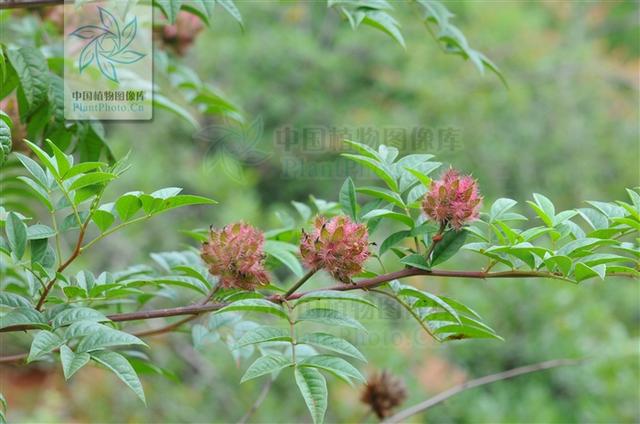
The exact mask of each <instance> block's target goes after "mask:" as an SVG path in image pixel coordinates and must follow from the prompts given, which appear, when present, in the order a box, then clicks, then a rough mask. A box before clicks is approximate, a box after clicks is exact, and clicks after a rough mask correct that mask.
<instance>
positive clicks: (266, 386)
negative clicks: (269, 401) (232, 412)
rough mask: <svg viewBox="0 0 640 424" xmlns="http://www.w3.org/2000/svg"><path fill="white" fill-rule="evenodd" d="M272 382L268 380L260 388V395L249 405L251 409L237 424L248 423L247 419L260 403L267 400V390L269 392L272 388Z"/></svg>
mask: <svg viewBox="0 0 640 424" xmlns="http://www.w3.org/2000/svg"><path fill="white" fill-rule="evenodd" d="M274 381H275V380H274V379H273V378H269V380H268V381H267V382H266V383H265V384H264V386H262V390H260V394H259V395H258V397H257V398H256V401H255V402H253V405H251V408H249V410H248V411H247V413H246V414H244V415H243V416H242V418H240V420H239V421H238V424H245V423H246V422H247V421H249V418H251V416H252V415H253V414H254V413H255V412H256V411H257V410H258V408H259V407H260V405H261V404H262V402H264V400H265V399H266V398H267V395H268V394H269V390H271V386H273V382H274Z"/></svg>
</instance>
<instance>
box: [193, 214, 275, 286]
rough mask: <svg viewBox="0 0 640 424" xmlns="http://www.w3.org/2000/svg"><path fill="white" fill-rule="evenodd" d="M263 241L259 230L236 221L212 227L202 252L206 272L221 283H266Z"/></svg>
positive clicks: (253, 284) (257, 284) (247, 284)
mask: <svg viewBox="0 0 640 424" xmlns="http://www.w3.org/2000/svg"><path fill="white" fill-rule="evenodd" d="M263 245H264V235H263V234H262V232H260V231H259V230H257V229H255V228H253V227H252V226H250V225H247V224H245V223H242V222H238V223H235V224H232V225H227V226H225V227H224V228H222V229H221V230H216V229H211V230H210V231H209V240H208V241H207V242H205V243H203V245H202V249H201V256H202V259H203V260H204V261H205V262H206V263H207V265H208V266H209V272H210V273H211V274H213V275H217V276H219V277H220V284H221V285H222V287H224V288H238V289H243V290H255V288H256V287H257V286H259V285H267V284H268V283H269V277H268V275H267V273H266V271H265V269H264V259H265V254H264V251H263Z"/></svg>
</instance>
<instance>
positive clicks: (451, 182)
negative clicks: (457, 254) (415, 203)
mask: <svg viewBox="0 0 640 424" xmlns="http://www.w3.org/2000/svg"><path fill="white" fill-rule="evenodd" d="M481 204H482V196H481V195H480V193H479V192H478V184H477V182H476V180H474V179H473V178H471V176H469V175H460V174H459V173H458V171H456V170H455V169H449V170H448V171H447V172H445V173H444V175H443V176H442V177H441V178H440V179H439V180H436V181H432V182H431V187H429V192H428V193H427V194H426V195H425V197H424V200H423V202H422V210H423V211H424V213H425V214H426V215H427V216H428V217H429V218H431V219H433V220H434V221H437V222H438V223H440V224H441V225H447V224H449V225H451V227H452V228H454V229H455V230H459V229H460V228H462V227H463V226H464V225H465V224H466V223H468V222H471V221H473V220H475V219H478V216H479V212H480V206H481Z"/></svg>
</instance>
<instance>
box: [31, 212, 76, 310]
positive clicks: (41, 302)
mask: <svg viewBox="0 0 640 424" xmlns="http://www.w3.org/2000/svg"><path fill="white" fill-rule="evenodd" d="M87 225H89V219H88V218H87V221H86V222H85V223H84V224H83V225H82V226H81V227H80V233H79V234H78V241H77V242H76V247H75V248H74V249H73V252H71V255H70V256H69V258H67V260H66V261H65V262H64V263H62V264H61V265H60V266H59V267H58V269H57V270H56V275H55V276H54V277H53V278H52V279H51V280H50V281H49V282H48V283H47V285H46V287H45V288H44V290H43V291H42V294H41V295H40V299H39V300H38V303H37V305H36V309H37V310H41V309H42V305H44V302H45V300H47V296H48V295H49V292H50V291H51V289H52V288H53V286H54V285H55V284H56V281H57V280H58V274H59V273H61V272H62V271H64V270H65V269H66V268H67V267H68V266H69V265H71V263H72V262H73V261H74V260H75V259H76V258H77V257H78V256H79V255H80V253H81V250H80V248H81V246H82V242H83V240H84V235H85V233H86V231H87Z"/></svg>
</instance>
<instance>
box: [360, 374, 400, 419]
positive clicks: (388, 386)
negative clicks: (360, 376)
mask: <svg viewBox="0 0 640 424" xmlns="http://www.w3.org/2000/svg"><path fill="white" fill-rule="evenodd" d="M406 399H407V389H406V387H405V385H404V383H403V382H402V380H400V379H399V378H396V377H394V376H393V375H391V374H390V373H389V372H388V371H382V372H378V373H375V374H373V375H372V376H371V377H369V379H368V380H367V383H366V384H365V386H364V389H363V391H362V394H361V395H360V401H361V402H362V403H364V404H366V405H368V406H369V407H370V408H371V410H372V411H373V412H374V413H375V414H376V416H377V417H378V418H379V419H381V420H382V419H383V418H386V417H388V416H389V415H391V411H392V410H393V408H395V407H397V406H399V405H401V404H402V402H404V401H405V400H406Z"/></svg>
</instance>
